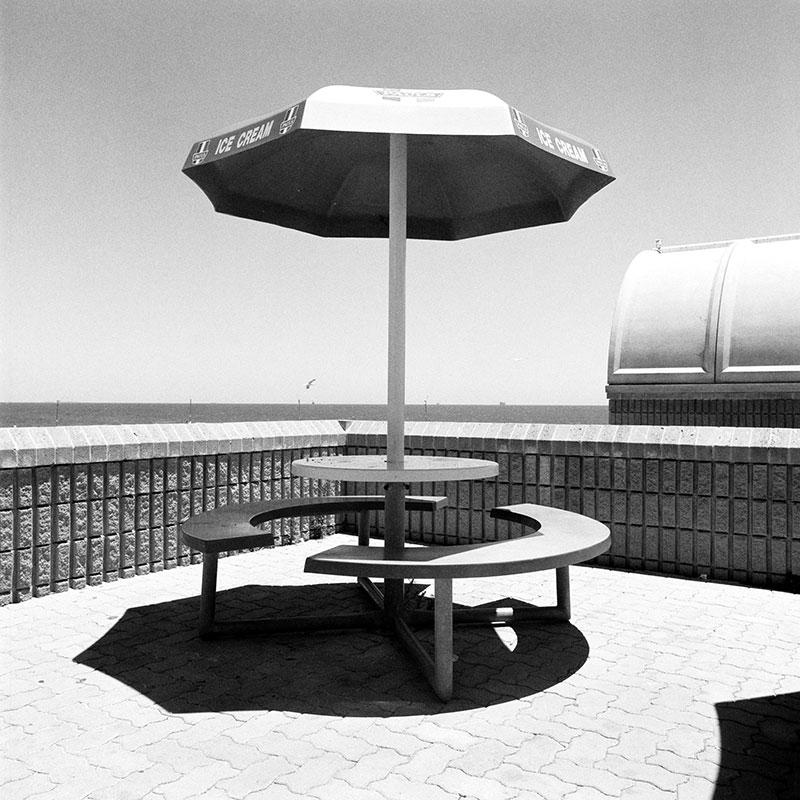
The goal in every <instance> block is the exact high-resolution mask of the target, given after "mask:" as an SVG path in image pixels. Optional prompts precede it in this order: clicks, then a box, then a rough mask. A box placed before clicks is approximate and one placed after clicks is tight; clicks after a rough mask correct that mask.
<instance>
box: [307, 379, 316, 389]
mask: <svg viewBox="0 0 800 800" xmlns="http://www.w3.org/2000/svg"><path fill="white" fill-rule="evenodd" d="M316 380H317V379H316V378H312V379H311V380H310V381H309V382H308V383H307V384H306V389H310V388H311V384H312V383H315V382H316Z"/></svg>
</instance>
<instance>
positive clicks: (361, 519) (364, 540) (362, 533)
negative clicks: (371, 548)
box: [358, 509, 370, 547]
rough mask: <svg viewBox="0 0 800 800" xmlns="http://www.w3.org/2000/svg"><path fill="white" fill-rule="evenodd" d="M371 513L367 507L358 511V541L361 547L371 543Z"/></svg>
mask: <svg viewBox="0 0 800 800" xmlns="http://www.w3.org/2000/svg"><path fill="white" fill-rule="evenodd" d="M369 513H370V512H369V511H367V510H365V509H361V511H359V512H358V543H359V545H360V546H361V547H367V545H369Z"/></svg>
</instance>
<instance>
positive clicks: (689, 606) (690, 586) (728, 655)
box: [0, 535, 800, 800]
mask: <svg viewBox="0 0 800 800" xmlns="http://www.w3.org/2000/svg"><path fill="white" fill-rule="evenodd" d="M344 540H347V541H350V539H349V538H348V537H345V536H343V535H342V536H334V537H330V538H328V539H326V540H325V541H324V542H308V543H304V544H298V545H292V546H289V547H283V548H278V549H275V550H270V551H261V552H258V553H251V554H247V555H243V556H236V557H232V558H226V559H223V560H222V561H221V562H220V588H221V589H222V590H224V591H223V592H222V596H221V601H220V612H219V613H220V617H224V616H226V615H227V616H230V617H233V616H246V615H248V614H250V615H252V614H267V613H272V614H281V613H282V614H299V613H319V612H320V611H321V610H322V609H330V610H331V611H334V610H336V611H341V610H348V609H352V610H355V609H359V608H362V607H364V605H365V602H366V601H365V599H364V598H363V597H362V595H361V594H360V590H358V588H357V587H355V586H354V584H352V583H350V582H348V581H346V580H342V581H340V580H338V579H335V578H330V579H329V578H327V577H326V576H318V575H305V574H304V573H303V572H302V565H303V561H304V559H305V558H306V556H307V555H309V554H311V553H312V552H316V551H318V550H320V549H323V548H325V547H328V546H330V545H332V544H336V543H339V542H340V541H344ZM199 586H200V567H199V566H192V567H184V568H180V569H174V570H170V571H168V572H160V573H157V574H152V575H144V576H139V577H136V578H133V579H129V580H123V581H118V582H116V583H109V584H105V585H103V586H98V587H89V588H86V589H83V590H80V591H70V592H67V593H65V594H58V595H52V596H49V597H44V598H39V599H36V600H32V601H29V602H26V603H22V604H19V605H14V606H7V607H5V608H2V609H0V636H2V646H3V655H2V661H1V662H0V694H1V696H2V711H3V714H2V716H3V729H2V734H0V735H1V736H2V759H3V760H2V778H3V784H4V786H3V789H2V796H3V798H5V800H16V799H17V798H20V800H21V799H22V798H24V799H25V800H32V798H64V800H81V798H95V799H96V800H140V798H155V799H156V800H158V799H159V798H163V800H182V798H192V799H193V800H194V799H195V798H202V799H203V800H230V799H233V800H236V799H237V798H268V800H281V799H282V798H293V799H294V800H296V799H297V798H311V799H312V800H313V799H314V798H319V799H320V800H337V798H342V800H362V799H366V798H370V799H371V800H395V799H397V800H400V799H401V798H424V800H457V799H461V800H469V799H471V798H479V799H480V800H495V798H497V800H511V799H512V798H531V799H532V800H536V799H537V798H545V799H546V800H555V798H558V799H559V800H560V799H561V798H573V800H605V799H606V798H625V799H626V800H633V799H634V798H642V799H643V800H660V799H661V798H664V800H674V799H675V798H677V799H678V800H725V798H736V800H744V799H745V798H746V799H747V800H763V798H773V797H774V798H780V800H797V798H800V595H794V594H788V593H780V592H771V591H767V590H764V589H753V588H746V587H741V586H733V585H724V584H715V583H707V582H701V581H689V580H682V579H678V578H669V577H662V576H655V575H639V574H632V573H625V572H615V571H610V570H603V569H596V568H590V567H574V568H573V569H572V594H573V598H572V599H573V618H572V622H571V623H570V624H566V623H563V624H554V625H535V624H527V625H519V626H517V627H516V628H510V627H492V626H489V625H483V626H470V627H460V628H457V629H456V639H455V648H456V652H457V653H458V661H457V662H456V664H455V670H454V677H455V682H456V698H455V699H454V700H453V701H451V702H450V703H448V704H442V703H440V702H439V701H438V700H436V699H435V697H434V696H433V695H432V693H431V691H430V690H429V689H428V687H427V684H426V683H425V681H424V680H423V679H422V678H421V676H420V675H419V673H418V671H417V668H416V666H415V664H414V663H413V662H411V661H410V660H409V658H408V657H407V656H406V654H405V653H404V651H403V650H402V649H401V648H400V647H399V645H398V644H397V643H396V642H395V641H394V640H393V639H391V638H389V637H387V636H385V635H383V634H381V633H379V632H353V631H349V632H344V633H321V634H304V635H281V636H274V637H270V638H262V639H250V640H245V641H230V640H229V641H217V642H201V641H199V639H198V638H197V637H196V627H195V626H196V616H197V593H198V591H199ZM418 588H419V589H420V591H423V590H424V591H425V594H424V595H423V598H424V596H428V595H430V587H428V588H427V589H426V588H425V587H424V585H423V586H420V587H418ZM554 591H555V589H554V581H553V580H552V578H551V576H549V575H546V574H533V575H523V576H512V577H510V578H501V579H491V580H484V579H481V580H474V581H467V580H462V581H456V582H455V600H456V602H458V603H461V604H463V605H468V606H475V605H480V604H482V603H487V602H492V601H496V600H502V599H503V598H506V599H507V598H513V599H515V600H517V601H523V602H529V603H535V604H541V603H547V604H549V603H550V601H551V598H552V597H553V596H554Z"/></svg>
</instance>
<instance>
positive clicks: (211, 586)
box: [200, 553, 219, 639]
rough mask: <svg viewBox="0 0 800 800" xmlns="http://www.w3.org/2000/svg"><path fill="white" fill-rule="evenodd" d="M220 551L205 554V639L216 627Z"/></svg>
mask: <svg viewBox="0 0 800 800" xmlns="http://www.w3.org/2000/svg"><path fill="white" fill-rule="evenodd" d="M218 562H219V554H218V553H204V554H203V580H202V584H201V588H200V638H201V639H205V638H207V637H208V636H210V635H211V633H212V632H213V629H214V614H215V611H216V603H217V564H218Z"/></svg>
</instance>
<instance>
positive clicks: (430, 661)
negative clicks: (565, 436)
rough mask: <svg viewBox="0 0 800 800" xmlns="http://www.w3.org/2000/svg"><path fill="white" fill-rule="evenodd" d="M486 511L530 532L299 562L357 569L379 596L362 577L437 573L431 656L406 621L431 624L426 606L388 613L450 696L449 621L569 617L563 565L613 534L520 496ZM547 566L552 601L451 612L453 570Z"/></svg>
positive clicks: (332, 553)
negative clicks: (517, 501) (553, 594)
mask: <svg viewBox="0 0 800 800" xmlns="http://www.w3.org/2000/svg"><path fill="white" fill-rule="evenodd" d="M490 515H491V516H492V517H494V518H495V519H503V520H507V521H509V522H514V523H519V524H521V525H522V526H524V527H525V528H527V529H529V530H530V533H528V534H526V535H524V536H522V537H520V538H516V539H505V540H502V541H498V542H487V543H480V544H471V545H455V546H441V545H434V546H426V547H407V548H404V549H403V550H402V552H400V553H396V554H387V553H386V552H385V551H384V549H383V548H382V547H364V546H357V547H354V546H351V545H340V546H338V547H333V548H331V549H330V550H325V551H324V552H321V553H318V554H317V555H315V556H311V557H309V558H308V559H306V565H305V569H306V572H318V573H323V574H328V575H354V576H358V578H359V580H360V582H362V585H364V586H365V588H367V589H368V591H369V593H370V595H371V596H372V597H373V599H375V600H376V602H378V603H380V602H381V601H382V595H381V593H380V591H379V590H378V589H377V587H375V586H374V585H373V584H372V583H371V582H370V581H368V578H432V579H433V580H434V581H435V589H434V591H435V598H434V611H433V626H434V657H433V658H431V657H430V656H429V655H428V653H427V652H426V651H425V650H424V648H423V647H422V645H421V643H420V642H419V640H418V639H417V637H416V635H415V634H414V633H413V631H412V630H411V628H410V627H409V624H408V623H409V622H411V623H412V624H425V623H428V624H429V622H430V612H413V613H410V614H405V615H403V614H402V613H400V614H397V615H396V616H395V617H394V623H395V628H396V630H397V632H398V634H399V635H400V638H401V639H402V640H403V642H404V644H405V645H406V646H407V647H408V649H409V650H410V651H411V652H412V653H413V654H414V655H415V656H416V658H417V660H418V661H419V662H420V665H421V667H422V670H423V672H424V673H425V676H426V677H427V678H428V680H429V682H430V683H431V685H432V686H433V688H434V690H435V691H436V694H437V695H438V696H439V697H440V698H441V699H442V700H449V699H450V697H451V696H452V690H453V623H454V621H455V622H486V621H505V622H508V621H523V620H534V619H535V620H553V621H566V620H568V619H569V618H570V598H569V565H570V564H577V563H580V562H582V561H587V560H589V559H591V558H594V557H595V556H598V555H600V554H601V553H604V552H605V551H606V550H608V548H609V546H610V544H611V534H610V532H609V530H608V528H607V527H606V526H605V525H602V524H601V523H599V522H597V521H596V520H593V519H590V518H589V517H584V516H582V515H580V514H575V513H572V512H570V511H563V510H561V509H557V508H549V507H547V506H539V505H534V504H533V503H521V504H518V505H512V506H501V507H498V508H494V509H492V510H491V511H490ZM545 569H555V571H556V596H557V598H556V605H555V606H551V607H547V608H536V607H526V608H513V609H511V608H509V609H485V608H476V609H459V610H458V611H456V613H455V615H454V613H453V579H454V578H483V577H491V576H497V575H513V574H519V573H523V572H534V571H538V570H545ZM404 617H405V618H404ZM426 617H427V619H426Z"/></svg>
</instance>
